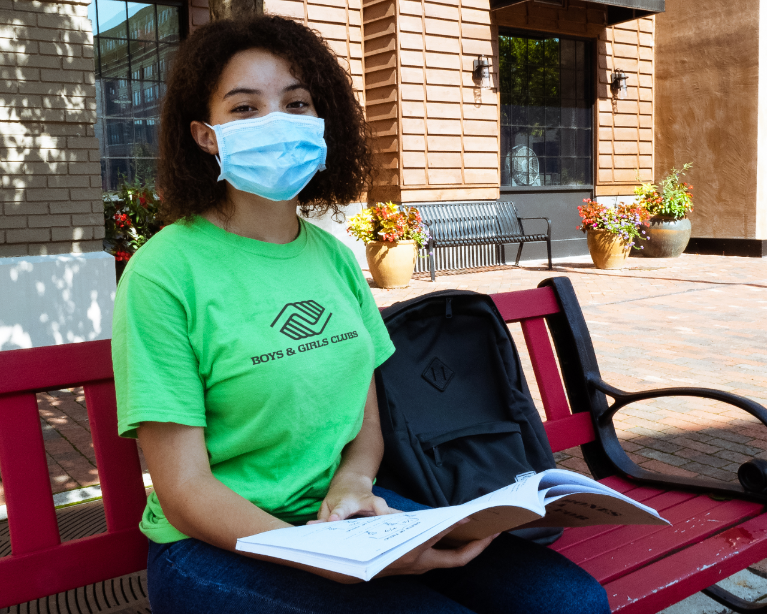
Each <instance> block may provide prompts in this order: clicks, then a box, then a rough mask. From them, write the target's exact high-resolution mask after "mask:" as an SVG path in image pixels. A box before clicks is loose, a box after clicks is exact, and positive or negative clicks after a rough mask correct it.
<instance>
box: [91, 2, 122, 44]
mask: <svg viewBox="0 0 767 614" xmlns="http://www.w3.org/2000/svg"><path fill="white" fill-rule="evenodd" d="M94 4H95V2H94ZM98 15H99V17H98V23H95V24H93V25H94V28H95V31H94V34H99V35H101V36H111V37H113V38H128V21H127V19H128V16H127V14H126V12H125V2H122V0H119V1H117V0H98Z"/></svg>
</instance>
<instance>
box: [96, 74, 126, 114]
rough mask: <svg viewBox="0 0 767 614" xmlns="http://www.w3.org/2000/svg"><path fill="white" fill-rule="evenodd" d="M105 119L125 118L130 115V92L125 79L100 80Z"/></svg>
mask: <svg viewBox="0 0 767 614" xmlns="http://www.w3.org/2000/svg"><path fill="white" fill-rule="evenodd" d="M101 91H102V92H103V96H104V106H103V108H102V113H103V114H104V116H105V117H127V116H130V114H131V92H130V86H129V84H128V80H127V79H102V80H101Z"/></svg>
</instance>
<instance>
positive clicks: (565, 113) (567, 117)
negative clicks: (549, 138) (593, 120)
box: [560, 100, 577, 128]
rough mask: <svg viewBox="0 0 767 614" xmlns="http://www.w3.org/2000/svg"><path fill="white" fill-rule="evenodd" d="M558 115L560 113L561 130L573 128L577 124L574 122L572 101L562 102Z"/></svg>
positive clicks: (574, 111)
mask: <svg viewBox="0 0 767 614" xmlns="http://www.w3.org/2000/svg"><path fill="white" fill-rule="evenodd" d="M571 105H572V106H571ZM560 113H561V118H562V120H561V121H562V127H563V128H575V127H576V126H577V122H576V116H577V113H576V108H575V101H574V100H572V101H570V100H566V101H565V100H563V101H562V107H561V109H560Z"/></svg>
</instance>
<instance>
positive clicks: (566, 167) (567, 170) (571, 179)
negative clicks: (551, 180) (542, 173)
mask: <svg viewBox="0 0 767 614" xmlns="http://www.w3.org/2000/svg"><path fill="white" fill-rule="evenodd" d="M561 165H562V166H561V169H562V170H561V173H562V174H561V176H560V180H561V182H562V183H561V185H576V184H575V158H561Z"/></svg>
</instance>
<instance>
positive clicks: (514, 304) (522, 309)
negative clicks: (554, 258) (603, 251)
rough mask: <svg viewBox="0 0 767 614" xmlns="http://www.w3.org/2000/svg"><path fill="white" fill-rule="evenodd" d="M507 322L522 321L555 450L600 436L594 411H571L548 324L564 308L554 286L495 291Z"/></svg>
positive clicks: (583, 442) (548, 431) (547, 432)
mask: <svg viewBox="0 0 767 614" xmlns="http://www.w3.org/2000/svg"><path fill="white" fill-rule="evenodd" d="M491 297H492V299H493V301H494V302H495V304H496V306H497V307H498V311H500V312H501V315H502V316H503V319H504V320H505V321H506V322H507V323H512V322H519V324H520V325H521V327H522V334H523V335H524V338H525V345H526V347H527V351H528V354H529V355H530V362H531V363H532V367H533V372H534V374H535V381H536V383H537V384H538V390H539V391H540V393H541V401H542V402H543V408H544V411H545V413H546V421H545V422H544V423H543V425H544V427H545V428H546V434H547V435H548V438H549V443H550V444H551V449H552V450H553V451H554V452H559V451H561V450H567V449H568V448H572V447H574V446H579V445H583V444H586V443H590V442H592V441H595V440H596V436H595V433H594V427H593V424H592V422H591V414H590V413H589V412H588V411H581V412H578V413H571V411H570V405H569V404H568V400H567V396H566V394H565V389H564V387H563V385H562V378H561V376H560V373H559V369H558V366H557V361H556V358H555V356H554V350H553V348H552V345H551V340H550V338H549V331H548V328H547V326H546V317H547V316H552V315H556V314H561V313H562V309H561V307H560V305H559V301H558V300H557V295H556V293H555V291H554V289H553V288H552V287H544V288H537V289H535V290H518V291H516V292H505V293H501V294H493V295H491Z"/></svg>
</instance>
